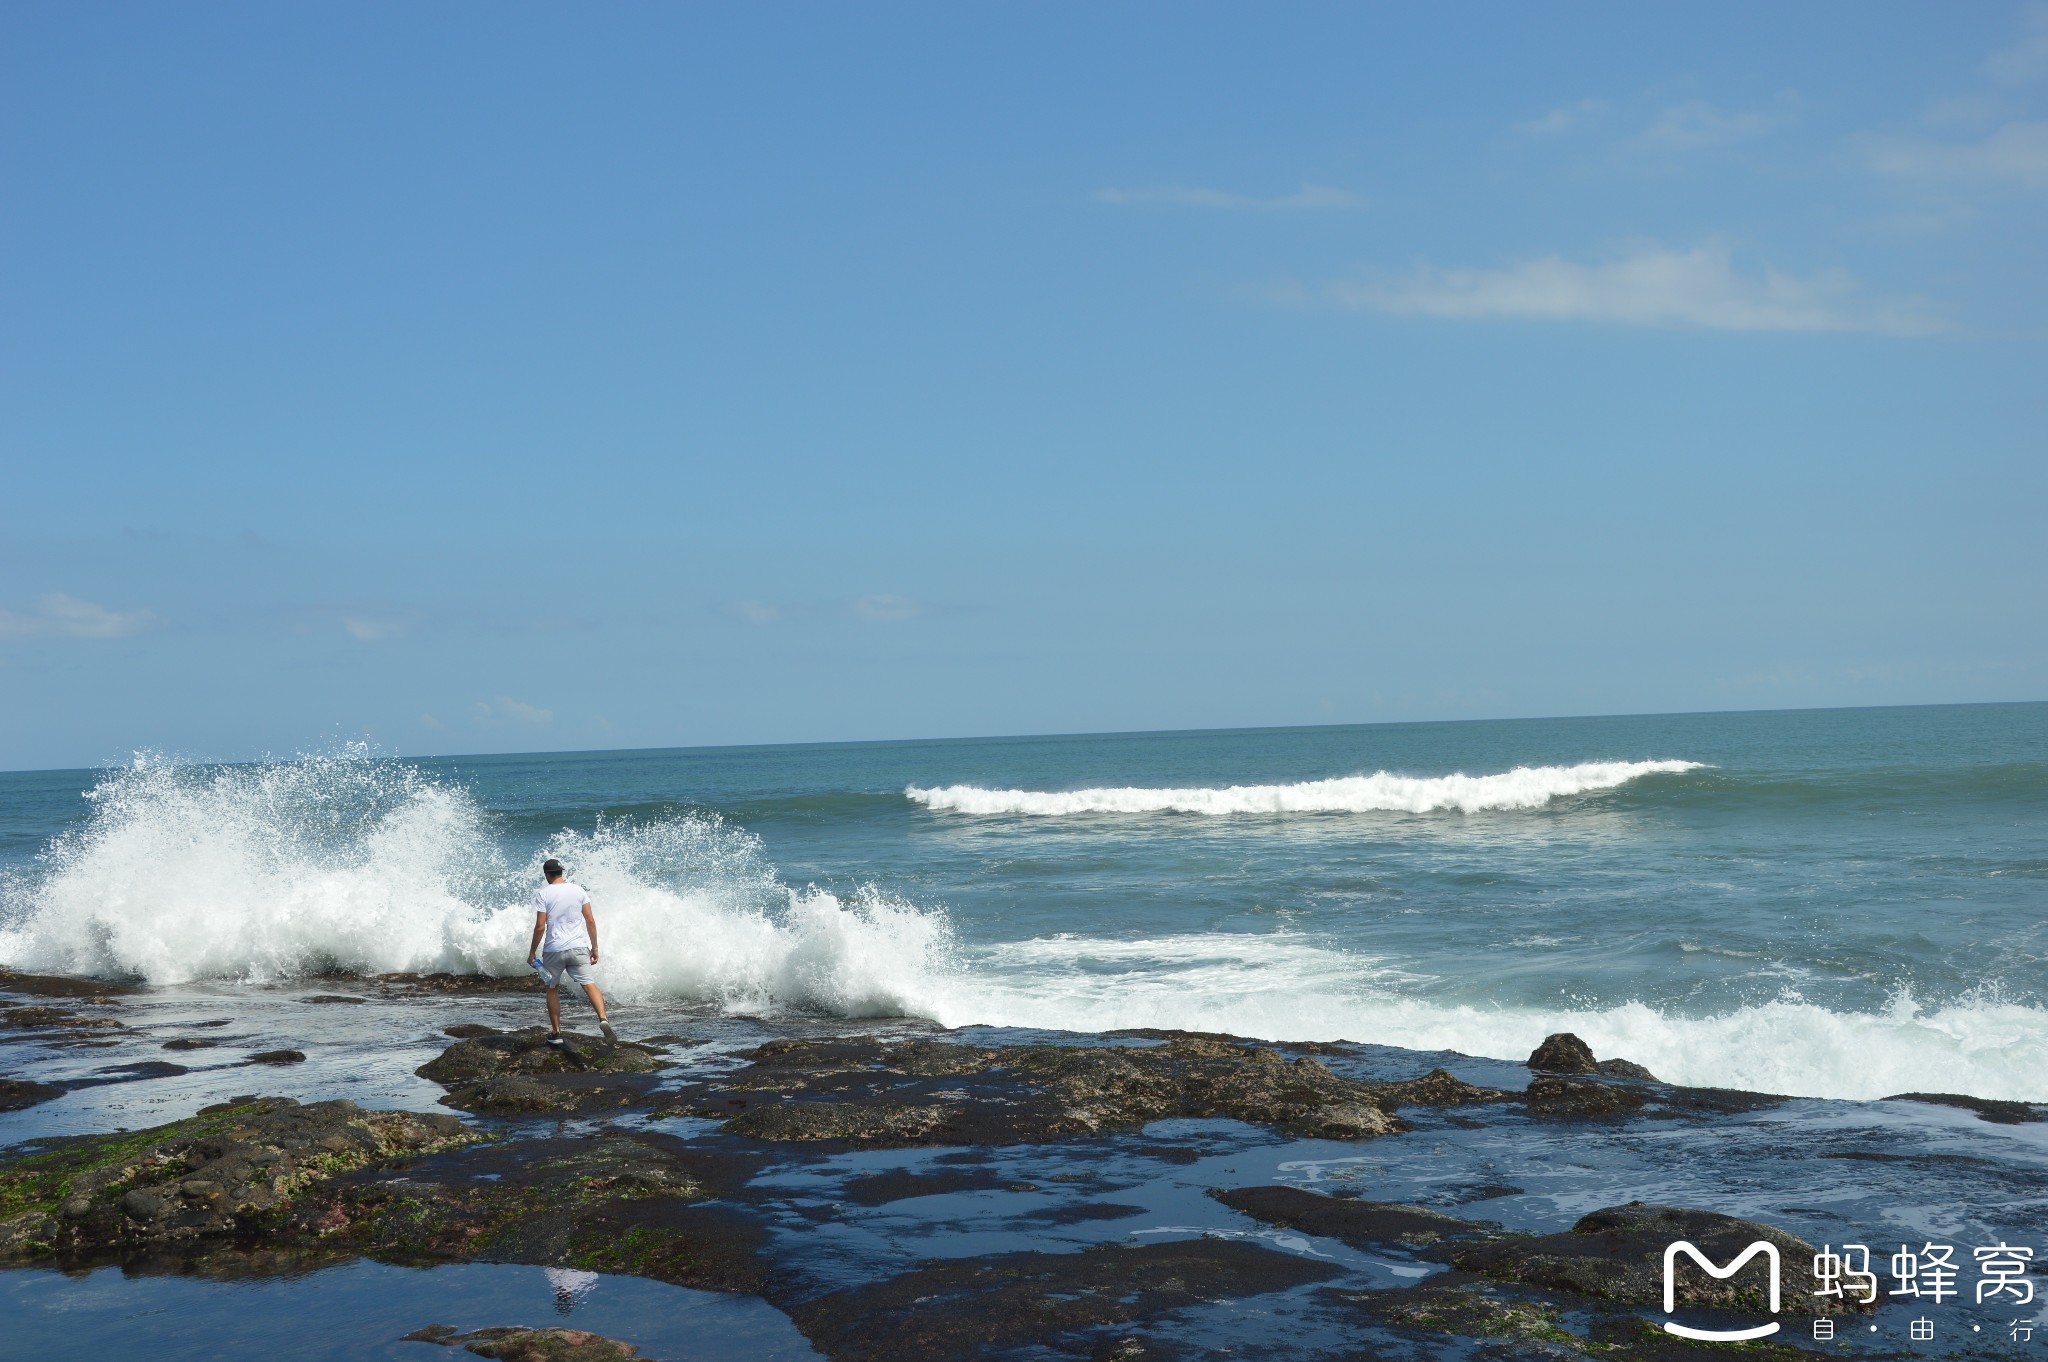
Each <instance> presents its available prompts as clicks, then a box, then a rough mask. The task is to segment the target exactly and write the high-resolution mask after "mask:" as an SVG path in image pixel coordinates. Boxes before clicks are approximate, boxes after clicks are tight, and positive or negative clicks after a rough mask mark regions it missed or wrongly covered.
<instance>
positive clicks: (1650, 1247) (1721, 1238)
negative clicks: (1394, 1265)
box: [1451, 1201, 1842, 1313]
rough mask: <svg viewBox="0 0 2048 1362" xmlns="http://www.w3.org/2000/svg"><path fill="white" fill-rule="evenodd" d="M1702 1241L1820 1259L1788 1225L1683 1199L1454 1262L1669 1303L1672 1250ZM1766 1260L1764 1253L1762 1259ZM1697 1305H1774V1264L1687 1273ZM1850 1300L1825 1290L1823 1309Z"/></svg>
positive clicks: (1710, 1247)
mask: <svg viewBox="0 0 2048 1362" xmlns="http://www.w3.org/2000/svg"><path fill="white" fill-rule="evenodd" d="M1679 1239H1683V1240H1686V1241H1687V1242H1689V1243H1691V1244H1692V1245H1694V1246H1695V1247H1696V1248H1698V1249H1699V1250H1700V1251H1701V1252H1702V1253H1704V1254H1706V1255H1707V1257H1708V1258H1710V1259H1711V1260H1713V1261H1714V1262H1716V1263H1726V1262H1729V1261H1730V1260H1732V1259H1733V1258H1734V1257H1735V1256H1736V1255H1737V1254H1739V1253H1741V1252H1742V1251H1743V1250H1744V1249H1746V1248H1747V1247H1748V1246H1749V1245H1750V1244H1751V1243H1753V1242H1754V1241H1756V1240H1759V1239H1761V1240H1764V1241H1766V1242H1768V1243H1771V1244H1774V1245H1776V1246H1777V1249H1778V1251H1779V1254H1780V1255H1781V1257H1782V1260H1783V1261H1784V1262H1785V1263H1788V1264H1807V1263H1811V1262H1812V1261H1813V1255H1814V1247H1813V1245H1811V1244H1809V1243H1807V1242H1806V1241H1805V1240H1803V1239H1797V1238H1794V1237H1793V1236H1792V1235H1789V1234H1787V1233H1785V1232H1784V1231H1783V1230H1778V1229H1773V1228H1771V1227H1770V1226H1768V1225H1761V1224H1758V1223H1756V1222H1755V1221H1752V1220H1738V1219H1736V1218H1734V1217H1733V1216H1726V1215H1717V1214H1715V1213H1714V1212H1712V1211H1696V1210H1689V1209H1686V1208H1684V1207H1678V1206H1653V1205H1650V1204H1648V1203H1645V1202H1641V1201H1631V1202H1629V1203H1628V1204H1627V1205H1625V1206H1611V1207H1609V1208H1607V1209H1606V1210H1600V1211H1594V1212H1593V1213H1592V1214H1591V1215H1588V1216H1585V1217H1583V1218H1581V1219H1580V1220H1579V1222H1578V1223H1577V1224H1575V1225H1573V1226H1572V1227H1571V1229H1570V1230H1569V1231H1568V1232H1566V1233H1564V1234H1546V1235H1538V1236H1533V1237H1528V1238H1523V1237H1509V1238H1501V1239H1495V1240H1491V1241H1488V1242H1486V1243H1481V1244H1473V1245H1469V1246H1464V1247H1460V1248H1457V1249H1455V1250H1454V1251H1453V1252H1452V1254H1451V1261H1452V1263H1453V1264H1454V1265H1456V1266H1458V1267H1460V1268H1463V1269H1466V1270H1467V1271H1472V1272H1477V1273H1479V1274H1481V1275H1483V1276H1485V1277H1488V1278H1491V1279H1493V1280H1495V1281H1506V1282H1525V1283H1530V1284H1533V1285H1537V1286H1543V1287H1549V1288H1552V1289H1555V1290H1559V1291H1569V1292H1572V1293H1575V1294H1577V1295H1581V1296H1592V1297H1597V1298H1599V1299H1603V1300H1609V1301H1616V1302H1619V1303H1621V1304H1624V1305H1629V1306H1643V1307H1650V1308H1662V1305H1663V1290H1664V1250H1665V1248H1666V1246H1668V1245H1669V1244H1671V1243H1672V1242H1673V1241H1674V1240H1679ZM1758 1261H1759V1262H1761V1260H1760V1259H1759V1260H1758ZM1683 1280H1684V1282H1685V1286H1684V1299H1685V1301H1686V1302H1687V1303H1688V1304H1689V1305H1694V1306H1701V1307H1710V1308H1720V1309H1727V1310H1746V1311H1751V1312H1759V1313H1762V1312H1768V1311H1769V1309H1770V1305H1769V1301H1768V1298H1767V1296H1766V1286H1765V1283H1766V1282H1767V1280H1768V1276H1767V1272H1766V1270H1765V1269H1764V1268H1763V1267H1761V1266H1752V1267H1750V1268H1745V1269H1744V1270H1743V1271H1742V1272H1739V1273H1737V1274H1736V1275H1735V1276H1733V1277H1729V1278H1726V1279H1721V1278H1715V1277H1711V1276H1708V1275H1707V1274H1706V1273H1705V1272H1690V1271H1689V1272H1688V1275H1687V1276H1686V1277H1685V1278H1684V1279H1683ZM1830 1307H1832V1308H1833V1309H1835V1310H1837V1311H1839V1310H1840V1309H1841V1308H1842V1307H1841V1305H1840V1304H1839V1303H1837V1302H1835V1301H1833V1300H1832V1299H1831V1298H1829V1297H1820V1298H1818V1302H1817V1303H1816V1304H1815V1305H1814V1307H1813V1308H1815V1309H1823V1310H1824V1309H1827V1308H1830Z"/></svg>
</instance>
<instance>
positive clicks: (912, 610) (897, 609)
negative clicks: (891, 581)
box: [850, 595, 924, 624]
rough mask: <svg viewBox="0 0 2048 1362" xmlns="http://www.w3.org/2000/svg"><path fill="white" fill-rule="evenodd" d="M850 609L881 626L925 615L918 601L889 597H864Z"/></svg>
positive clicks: (862, 617)
mask: <svg viewBox="0 0 2048 1362" xmlns="http://www.w3.org/2000/svg"><path fill="white" fill-rule="evenodd" d="M850 609H852V611H853V613H854V614H855V615H857V616H859V617H860V618H861V619H864V620H873V621H875V622H876V623H879V624H896V623H900V622H901V621H903V620H907V619H915V618H916V617H917V616H919V615H922V614H923V613H924V606H923V605H921V604H920V603H918V602H917V601H913V600H908V599H906V598H904V597H902V596H889V595H880V596H862V597H861V598H860V599H859V600H857V601H855V602H853V604H852V606H851V607H850Z"/></svg>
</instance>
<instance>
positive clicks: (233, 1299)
mask: <svg viewBox="0 0 2048 1362" xmlns="http://www.w3.org/2000/svg"><path fill="white" fill-rule="evenodd" d="M0 1311H4V1312H5V1314H6V1317H7V1321H8V1325H7V1338H8V1354H9V1356H14V1357H24V1358H29V1357H34V1358H61V1357H77V1358H122V1357H130V1358H144V1357H146V1358H149V1359H151V1360H152V1362H213V1360H214V1359H219V1358H257V1357H266V1358H267V1357H320V1358H332V1359H335V1362H371V1360H372V1359H374V1360H375V1362H387V1360H388V1362H452V1359H454V1358H463V1357H468V1356H469V1354H468V1353H466V1352H462V1351H460V1350H456V1351H453V1352H451V1351H449V1350H447V1349H444V1348H439V1347H436V1346H434V1345H432V1344H427V1343H409V1342H405V1341H404V1337H405V1335H406V1334H409V1333H411V1332H413V1331H414V1330H416V1329H419V1328H421V1327H422V1326H424V1325H428V1324H452V1325H454V1326H456V1327H457V1328H459V1329H461V1330H463V1331H465V1332H467V1331H468V1330H471V1329H477V1328H486V1327H489V1326H492V1325H503V1324H516V1325H526V1326H530V1327H533V1328H548V1327H556V1326H559V1327H565V1328H575V1329H587V1330H590V1331H591V1332H593V1333H599V1334H603V1335H605V1336H607V1337H609V1338H616V1339H620V1340H622V1341H624V1342H628V1343H632V1344H634V1345H635V1346H637V1347H638V1348H639V1349H640V1353H641V1356H642V1357H643V1358H647V1359H660V1362H784V1359H789V1360H791V1362H794V1359H801V1358H815V1357H816V1356H817V1355H818V1354H817V1353H816V1352H814V1351H813V1350H812V1348H811V1346H810V1344H808V1343H807V1342H805V1341H804V1338H803V1336H802V1335H801V1334H799V1333H798V1332H797V1330H796V1326H795V1325H793V1324H791V1323H790V1322H789V1319H788V1317H787V1316H785V1315H784V1314H783V1313H782V1312H781V1311H779V1310H777V1309H775V1308H774V1307H773V1306H771V1305H769V1304H767V1303H766V1302H765V1301H762V1300H759V1299H758V1298H756V1297H752V1296H729V1295H721V1294H719V1293H717V1292H711V1291H691V1290H689V1289H687V1288H684V1287H679V1286H666V1285H663V1284H662V1283H660V1282H651V1281H643V1280H641V1279H639V1278H635V1277H614V1276H604V1275H600V1274H597V1273H590V1272H563V1271H560V1270H549V1269H544V1268H538V1267H515V1266H504V1265H498V1264H483V1263H472V1264H465V1265H454V1266H447V1267H437V1268H432V1269H420V1268H402V1267H387V1266H385V1265H383V1264H381V1263H370V1262H356V1263H350V1264H348V1265H346V1266H343V1267H335V1268H328V1269H326V1270H324V1271H320V1272H313V1273H308V1274H306V1275H304V1276H297V1277H273V1278H266V1279H262V1280H258V1281H243V1282H220V1281H208V1280H203V1279H200V1278H196V1277H147V1276H144V1277H130V1276H125V1275H123V1273H122V1272H121V1271H120V1269H118V1268H101V1269H99V1270H97V1271H94V1272H91V1273H88V1274H84V1275H80V1276H66V1275H64V1274H63V1273H58V1272H46V1271H39V1270H20V1271H10V1272H0Z"/></svg>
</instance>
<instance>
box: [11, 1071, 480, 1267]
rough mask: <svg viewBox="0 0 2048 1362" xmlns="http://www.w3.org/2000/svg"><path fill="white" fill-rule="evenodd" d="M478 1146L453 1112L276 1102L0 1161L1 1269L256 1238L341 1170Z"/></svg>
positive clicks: (54, 1145) (55, 1144)
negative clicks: (252, 1234)
mask: <svg viewBox="0 0 2048 1362" xmlns="http://www.w3.org/2000/svg"><path fill="white" fill-rule="evenodd" d="M476 1138H477V1136H476V1135H475V1134H474V1133H472V1132H470V1131H469V1130H468V1129H467V1128H465V1127H464V1126H463V1125H462V1123H461V1122H460V1121H459V1120H457V1119H456V1118H454V1117H452V1116H421V1115H416V1114H414V1113H410V1112H366V1111H363V1110H362V1109H361V1108H359V1107H357V1106H356V1105H355V1103H353V1102H315V1103H311V1104H308V1105H304V1106H301V1105H300V1104H299V1103H296V1102H293V1101H291V1100H290V1099H288V1098H265V1099H260V1100H255V1101H250V1102H243V1103H235V1104H222V1105H219V1106H214V1107H208V1108H206V1109H205V1110H203V1111H201V1112H200V1113H199V1114H198V1115H197V1116H194V1117H191V1118H189V1119H187V1120H184V1121H174V1122H172V1123H171V1124H169V1125H166V1126H157V1127H154V1128H153V1129H150V1130H144V1131H135V1132H123V1133H120V1134H115V1135H93V1136H79V1137H73V1138H69V1139H60V1140H51V1141H48V1142H46V1143H44V1144H42V1145H40V1146H31V1147H29V1148H28V1149H27V1150H25V1151H24V1150H19V1149H17V1150H9V1151H6V1152H5V1153H0V1262H21V1261H31V1260H35V1259H38V1258H43V1257H54V1258H56V1259H58V1260H59V1261H60V1262H64V1261H67V1260H74V1259H87V1260H91V1259H96V1258H99V1259H103V1258H106V1257H109V1256H118V1255H122V1254H130V1253H134V1252H136V1251H138V1250H146V1249H148V1248H149V1247H150V1246H152V1245H159V1244H166V1243H178V1242H191V1241H196V1240H200V1239H203V1238H207V1237H209V1236H222V1235H228V1234H234V1233H242V1232H248V1231H251V1230H253V1229H254V1228H256V1227H257V1226H258V1225H260V1224H261V1223H263V1222H264V1221H265V1220H266V1217H267V1215H268V1213H269V1212H271V1211H273V1210H275V1209H276V1208H278V1207H280V1206H281V1205H283V1204H285V1203H287V1202H289V1201H290V1200H292V1199H293V1198H294V1197H295V1196H298V1195H301V1194H303V1193H304V1192H305V1191H306V1189H308V1188H311V1187H313V1186H316V1185H318V1184H320V1183H322V1182H324V1181H326V1180H328V1179H330V1178H333V1177H335V1176H337V1175H339V1174H341V1173H345V1172H347V1171H349V1170H351V1169H354V1168H357V1167H360V1166H362V1165H364V1164H366V1163H369V1162H372V1161H376V1160H380V1159H391V1158H394V1157H400V1156H406V1155H412V1154H417V1153H420V1152H424V1151H430V1150H434V1149H441V1148H448V1147H452V1146H455V1145H459V1144H463V1143H466V1142H468V1141H471V1140H474V1139H476Z"/></svg>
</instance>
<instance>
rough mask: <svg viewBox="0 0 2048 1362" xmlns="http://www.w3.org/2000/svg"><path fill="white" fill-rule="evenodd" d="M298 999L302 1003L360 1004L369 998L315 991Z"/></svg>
mask: <svg viewBox="0 0 2048 1362" xmlns="http://www.w3.org/2000/svg"><path fill="white" fill-rule="evenodd" d="M299 1001H300V1002H302V1003H354V1004H361V1003H364V1002H367V1001H369V1000H368V999H366V998H355V997H351V996H349V995H348V994H346V993H315V994H313V995H312V996H311V997H307V998H301V999H299Z"/></svg>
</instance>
